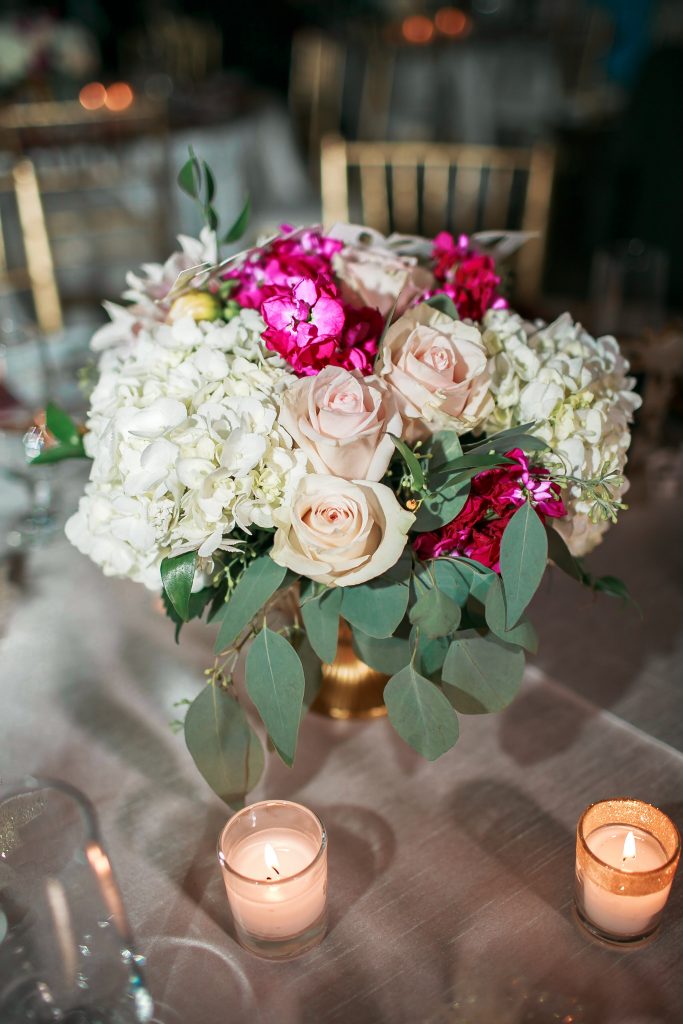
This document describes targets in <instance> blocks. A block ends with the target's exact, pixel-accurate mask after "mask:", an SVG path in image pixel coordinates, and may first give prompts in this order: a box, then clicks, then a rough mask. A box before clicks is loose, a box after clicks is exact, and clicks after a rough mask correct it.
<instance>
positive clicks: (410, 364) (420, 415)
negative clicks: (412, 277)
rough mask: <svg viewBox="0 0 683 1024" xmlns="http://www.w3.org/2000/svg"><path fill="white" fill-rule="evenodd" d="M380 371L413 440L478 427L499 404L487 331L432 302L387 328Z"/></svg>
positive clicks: (406, 433) (413, 310)
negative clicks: (489, 363) (492, 391)
mask: <svg viewBox="0 0 683 1024" xmlns="http://www.w3.org/2000/svg"><path fill="white" fill-rule="evenodd" d="M379 374H380V376H381V377H382V378H383V379H384V380H385V381H386V382H387V384H389V386H390V387H391V388H392V389H393V391H394V392H395V394H396V399H397V401H398V407H399V411H400V413H401V415H402V416H403V422H404V435H405V436H406V437H407V439H408V440H410V441H413V440H419V439H420V438H423V437H426V436H428V434H429V433H431V432H432V431H434V430H438V429H442V428H448V429H451V430H457V431H458V433H461V434H462V433H464V432H465V431H467V430H472V429H473V428H474V427H476V426H478V425H479V424H480V423H481V422H482V420H484V419H485V418H486V417H487V416H488V415H489V414H490V412H491V411H492V409H493V399H492V397H491V394H490V376H489V371H488V369H487V359H486V352H485V350H484V347H483V345H482V340H481V334H480V333H479V331H478V330H477V328H476V327H474V326H472V325H471V324H465V323H463V322H462V321H461V320H453V319H451V317H450V316H448V315H447V314H446V313H441V312H439V311H438V310H436V309H433V308H432V307H431V306H428V305H427V304H426V303H422V304H421V305H419V306H416V307H415V308H414V309H410V310H409V311H408V312H407V313H405V314H404V315H403V316H402V317H401V318H400V319H399V320H397V321H396V323H394V324H393V325H392V326H391V327H390V328H389V330H388V331H387V333H386V335H385V337H384V341H383V343H382V348H381V351H380V367H379Z"/></svg>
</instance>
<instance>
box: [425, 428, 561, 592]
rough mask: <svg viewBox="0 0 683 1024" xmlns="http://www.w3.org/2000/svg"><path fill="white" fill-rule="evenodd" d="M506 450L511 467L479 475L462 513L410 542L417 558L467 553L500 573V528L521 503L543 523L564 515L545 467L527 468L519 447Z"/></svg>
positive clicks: (556, 488)
mask: <svg viewBox="0 0 683 1024" xmlns="http://www.w3.org/2000/svg"><path fill="white" fill-rule="evenodd" d="M505 454H506V457H507V458H508V459H512V460H513V461H514V463H515V465H505V466H496V467H494V468H493V469H486V470H483V472H481V473H478V474H477V475H476V476H475V477H474V478H473V479H472V484H471V487H470V494H469V497H468V499H467V502H466V503H465V506H464V508H463V510H462V512H460V513H459V514H458V515H457V516H456V517H455V519H454V520H453V521H452V522H450V523H448V524H447V525H446V526H443V527H441V529H440V530H437V531H435V532H434V533H422V534H420V536H419V537H418V538H417V540H416V541H415V543H414V545H413V546H414V549H415V552H416V554H417V555H418V556H419V557H420V558H423V559H427V558H440V557H441V556H443V555H466V556H467V557H468V558H473V559H474V560H475V561H477V562H480V563H481V564H482V565H487V566H488V567H489V568H490V569H493V570H495V572H498V571H499V569H500V542H501V540H502V539H503V532H504V530H505V527H506V526H507V524H508V522H509V521H510V519H511V518H512V516H513V515H514V513H515V512H516V510H517V509H518V508H519V507H520V505H522V504H523V503H524V502H525V501H527V500H528V501H530V502H531V504H532V505H533V507H534V509H535V510H536V512H537V513H538V515H539V517H540V518H541V520H542V521H543V522H545V520H546V518H548V519H559V518H561V517H562V516H564V515H565V514H566V512H565V507H564V504H563V502H562V499H561V497H560V488H559V486H558V485H557V484H556V483H554V482H553V481H552V480H551V479H550V473H549V471H548V470H547V469H544V468H543V467H538V466H534V467H533V468H532V467H530V466H529V460H528V458H527V456H526V455H525V454H524V452H523V451H521V449H519V448H513V449H512V450H511V451H509V452H506V453H505Z"/></svg>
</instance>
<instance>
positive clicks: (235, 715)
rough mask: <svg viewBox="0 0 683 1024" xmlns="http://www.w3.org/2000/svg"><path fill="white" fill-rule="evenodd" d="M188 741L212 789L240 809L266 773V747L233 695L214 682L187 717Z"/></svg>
mask: <svg viewBox="0 0 683 1024" xmlns="http://www.w3.org/2000/svg"><path fill="white" fill-rule="evenodd" d="M185 742H186V744H187V749H188V750H189V751H190V754H191V755H192V758H193V760H194V762H195V764H196V765H197V768H198V769H199V771H200V772H201V774H202V775H203V776H204V778H205V779H206V781H207V782H208V784H209V786H211V789H212V790H213V791H214V793H216V794H217V795H218V796H219V797H220V798H221V800H224V801H225V802H226V804H229V806H230V807H232V808H234V809H235V810H238V809H239V808H240V807H241V806H242V805H243V802H244V796H245V794H246V793H248V792H249V791H250V790H251V789H253V788H254V786H255V785H256V783H257V782H258V781H259V779H260V778H261V775H262V774H263V767H264V763H265V759H264V755H263V747H262V746H261V744H260V742H259V739H258V737H257V736H256V733H255V732H254V731H253V729H252V728H251V726H250V725H249V722H248V721H247V717H246V715H245V714H244V711H243V710H242V708H241V707H240V705H239V704H238V703H237V701H236V700H235V698H234V697H233V696H232V694H230V693H228V692H227V691H226V690H223V689H220V688H219V687H217V686H214V685H212V684H210V685H209V686H206V687H204V689H203V690H202V691H201V693H200V694H199V696H198V697H196V698H195V699H194V701H193V702H192V704H191V705H190V707H189V708H188V711H187V715H186V716H185Z"/></svg>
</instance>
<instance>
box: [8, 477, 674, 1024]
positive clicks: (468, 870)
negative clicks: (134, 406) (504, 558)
mask: <svg viewBox="0 0 683 1024" xmlns="http://www.w3.org/2000/svg"><path fill="white" fill-rule="evenodd" d="M77 483H78V481H76V480H73V481H72V483H71V484H70V485H69V488H68V491H69V493H65V494H64V495H63V496H62V500H63V502H64V503H68V502H69V501H72V500H73V498H74V497H75V494H76V492H77V486H76V485H77ZM633 503H634V507H633V508H632V510H631V512H630V513H629V515H628V516H625V517H624V521H623V523H622V524H621V525H620V529H619V530H617V531H614V533H611V534H608V537H607V540H606V542H605V544H604V545H603V548H602V549H601V550H600V551H599V552H597V553H596V556H595V560H594V561H595V568H596V571H600V570H601V569H604V570H606V569H607V567H609V571H613V572H617V573H619V574H621V575H623V577H624V578H625V579H626V580H627V582H628V584H629V586H630V588H631V589H632V591H633V593H634V594H635V596H636V599H637V600H638V601H639V603H640V605H641V608H642V618H640V617H639V616H638V614H637V613H636V612H634V611H633V610H629V609H624V608H622V607H621V606H620V605H619V604H617V603H611V602H610V601H609V600H608V599H606V598H604V599H601V600H600V607H599V610H598V607H597V604H596V603H595V601H594V600H593V598H591V597H590V596H588V595H587V596H585V597H583V598H582V599H581V598H580V599H579V602H578V604H577V601H576V597H577V595H576V592H575V591H574V589H573V588H574V586H575V585H574V584H573V583H572V581H570V580H567V579H565V578H560V577H559V575H557V574H550V578H549V579H548V581H547V583H546V584H545V585H544V588H543V589H542V591H541V593H540V594H539V595H538V596H537V598H536V600H535V608H533V609H532V617H533V618H534V621H535V622H536V624H537V626H538V628H539V634H540V636H541V651H540V653H539V655H538V657H537V658H536V659H534V660H533V662H532V665H531V667H530V668H529V670H528V672H527V677H526V681H525V685H524V688H523V691H522V693H521V695H520V696H519V697H518V699H517V700H516V701H515V702H514V703H513V704H512V705H511V706H510V708H508V710H507V711H505V712H504V713H503V714H501V715H492V716H484V717H482V718H469V719H465V718H463V719H462V736H461V738H460V740H459V742H458V743H457V745H456V747H455V748H454V749H453V750H452V751H451V752H449V753H448V754H447V755H445V756H444V757H443V758H441V759H440V760H439V761H438V762H437V763H435V764H428V763H427V762H425V761H423V760H421V759H420V758H418V757H417V756H416V755H414V754H413V753H412V752H411V751H410V750H409V748H408V747H406V746H405V745H403V744H402V743H401V741H400V740H399V739H398V738H397V737H396V735H395V734H394V733H393V732H392V730H391V729H390V728H389V726H388V724H387V723H386V722H383V721H375V722H371V723H365V724H364V723H343V722H332V721H330V720H326V719H324V718H320V717H317V716H308V717H307V719H306V720H305V721H304V724H303V727H302V732H301V738H300V746H299V753H298V756H297V761H296V765H295V767H294V769H292V770H287V769H286V768H284V767H283V766H282V765H281V764H280V763H279V762H278V761H277V759H276V758H275V757H272V758H271V759H270V763H269V767H268V770H267V773H266V776H265V778H264V780H263V781H262V783H261V784H260V785H259V787H258V790H257V791H256V792H254V793H253V794H251V796H252V797H253V798H259V797H285V798H291V799H294V800H300V801H302V802H303V803H305V804H307V805H309V806H311V807H312V808H314V809H315V810H316V811H317V812H318V813H319V814H320V815H321V816H322V817H323V819H324V821H325V822H326V824H327V826H328V829H329V834H330V909H331V920H330V931H329V934H328V935H327V937H326V939H325V941H324V942H323V944H322V946H320V947H319V948H318V949H317V950H315V951H314V952H312V953H311V954H309V955H308V956H306V957H305V958H303V959H301V960H298V961H294V962H291V963H289V964H279V965H277V964H270V963H267V962H264V961H259V960H257V959H255V958H253V957H252V956H250V955H249V954H247V953H245V952H244V951H243V950H241V949H240V948H239V947H238V946H237V944H236V942H235V941H234V938H233V937H232V931H231V929H232V926H231V923H230V918H229V913H228V909H227V903H226V899H225V894H224V890H223V883H222V880H221V877H220V872H219V869H218V864H217V861H216V856H215V843H216V838H217V836H218V832H219V829H220V827H221V826H222V824H223V823H224V821H225V820H226V818H227V816H228V811H227V808H226V807H225V806H224V805H223V804H221V802H220V801H219V800H218V799H217V798H215V797H214V796H213V795H212V794H211V792H210V791H209V789H208V787H207V786H206V785H205V784H204V783H203V781H202V780H201V778H200V777H199V775H198V773H197V771H196V769H195V767H194V765H193V763H192V762H191V759H190V756H189V754H188V753H187V751H186V749H185V746H184V743H183V740H182V736H180V735H174V734H173V732H172V731H171V729H170V728H169V723H170V722H171V721H172V720H173V719H175V718H177V717H178V715H179V711H178V708H176V706H175V705H176V702H177V701H180V700H182V699H184V698H192V697H193V696H194V695H195V694H196V693H197V692H198V690H199V687H200V686H201V685H202V671H203V669H204V668H205V667H206V666H207V664H208V663H209V660H210V651H211V635H212V631H211V630H207V629H205V628H202V627H201V626H197V625H196V624H195V625H193V626H191V627H190V628H186V630H184V631H183V636H182V640H181V644H180V646H179V647H175V646H174V644H173V639H172V630H171V628H170V626H169V624H168V622H167V621H166V620H165V619H164V618H163V617H162V616H161V615H160V614H158V612H157V611H156V610H155V608H154V603H155V602H154V597H153V595H151V594H149V593H148V592H146V591H144V590H143V589H142V588H141V587H138V586H136V585H134V584H131V583H128V582H122V581H115V580H108V579H105V578H104V577H103V576H102V575H101V574H100V572H99V570H98V569H97V568H96V567H95V566H94V565H93V564H91V563H90V562H89V561H88V560H87V559H85V558H83V557H82V556H81V555H79V554H78V553H77V552H76V551H75V550H73V549H72V548H71V547H70V546H69V545H68V544H67V543H66V541H65V540H64V539H63V538H62V537H61V536H58V537H56V538H55V539H54V540H53V541H52V542H51V543H50V544H49V545H47V546H45V547H42V548H35V549H33V550H32V551H31V553H30V557H29V560H28V564H27V567H26V574H25V577H24V581H23V585H21V586H19V584H7V583H5V591H4V592H5V598H7V594H8V587H9V588H11V596H12V600H11V602H8V601H7V600H5V623H6V625H5V636H4V637H3V639H2V641H1V643H2V655H1V656H2V666H3V684H2V692H1V694H0V704H1V708H2V724H3V742H2V746H1V748H0V777H2V778H3V779H5V778H8V777H9V776H10V775H11V776H13V777H15V776H16V775H18V774H20V773H22V772H41V773H45V774H49V775H55V776H58V777H60V778H63V779H66V780H68V781H69V782H72V783H74V784H75V785H77V786H79V787H80V788H82V789H83V790H84V791H85V792H86V793H87V794H88V795H89V796H90V797H91V799H92V800H93V801H94V802H95V804H96V806H97V808H98V811H99V813H100V816H101V819H102V825H103V829H104V833H105V837H106V840H107V843H108V845H109V848H110V852H111V854H112V858H113V861H114V865H115V869H116V871H117V874H118V877H119V881H120V884H121V887H122V890H123V893H124V898H125V901H126V904H127V907H128V909H129V912H130V916H131V918H132V923H133V926H134V929H135V932H136V934H137V936H138V940H139V945H140V946H141V947H142V949H143V951H144V952H145V953H146V954H147V956H148V960H149V975H150V980H151V985H152V988H153V990H154V994H155V996H156V998H157V1000H158V1003H159V1004H160V1009H159V1011H158V1019H159V1020H161V1021H164V1022H165V1024H171V1022H173V1024H180V1022H185V1024H186V1022H188V1021H190V1020H191V1021H192V1022H193V1024H215V1022H216V1021H219V1020H230V1021H231V1022H235V1024H239V1022H247V1021H253V1020H258V1021H259V1022H263V1024H271V1022H272V1024H275V1022H277V1024H290V1022H291V1024H300V1022H306V1024H309V1022H310V1024H321V1022H334V1021H339V1022H345V1021H348V1020H354V1021H357V1022H358V1024H378V1022H383V1021H388V1020H392V1021H398V1022H406V1024H416V1022H425V1024H427V1022H428V1024H442V1022H454V1024H455V1022H458V1024H464V1022H474V1024H490V1022H491V1021H493V1020H495V1021H497V1022H499V1024H508V1022H509V1024H513V1022H514V1024H522V1022H536V1021H538V1022H548V1021H564V1022H565V1024H569V1022H572V1024H573V1022H576V1024H578V1022H584V1024H589V1022H591V1024H636V1022H638V1024H645V1022H648V1024H654V1022H658V1024H659V1022H662V1024H663V1022H667V1024H674V1022H677V1021H679V1020H680V1018H681V1010H682V1008H683V971H682V970H681V968H682V967H683V885H682V884H681V880H680V879H679V880H678V881H677V882H676V883H675V884H674V890H673V893H672V897H671V901H670V905H669V907H668V910H667V914H666V917H665V920H664V923H663V925H662V929H661V932H660V933H659V934H658V935H657V937H656V939H655V940H654V941H653V942H651V943H650V944H649V945H647V946H646V947H644V948H641V949H627V950H619V949H611V948H606V947H603V946H600V945H598V944H597V943H596V942H595V941H594V940H592V939H591V938H589V936H588V935H587V933H585V932H584V931H583V930H582V929H581V928H580V927H579V926H578V924H577V923H576V922H575V920H574V918H573V911H572V887H573V870H574V829H575V826H576V822H577V819H578V817H579V814H580V812H581V811H582V809H583V808H584V806H585V805H586V804H588V803H589V802H592V801H594V800H598V799H601V798H603V797H608V796H614V795H624V794H628V795H635V796H638V797H641V798H643V799H645V800H649V801H651V802H654V803H656V804H658V805H660V806H662V807H663V808H664V809H665V810H666V811H667V812H668V813H669V814H670V815H672V816H673V818H674V820H675V821H677V823H678V825H679V827H680V826H681V824H683V802H682V801H681V792H682V787H683V717H682V716H681V713H680V709H681V702H680V680H681V675H682V673H681V669H682V668H683V664H682V661H683V647H682V642H683V635H682V634H681V631H680V627H681V621H682V619H683V617H682V616H681V611H682V610H683V609H682V605H683V594H682V589H681V565H680V559H681V550H680V544H679V543H678V535H679V524H680V517H681V511H682V506H683V499H682V496H681V482H680V466H678V467H676V466H675V465H674V466H672V465H669V466H667V467H662V466H660V467H659V468H657V467H654V466H653V467H651V474H650V475H649V476H647V477H642V478H640V479H639V480H636V481H635V483H634V488H633ZM10 604H11V607H10ZM180 714H182V709H181V712H180Z"/></svg>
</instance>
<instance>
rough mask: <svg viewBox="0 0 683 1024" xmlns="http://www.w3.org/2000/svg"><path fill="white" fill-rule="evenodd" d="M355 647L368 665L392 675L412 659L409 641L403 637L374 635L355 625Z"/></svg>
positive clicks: (377, 670)
mask: <svg viewBox="0 0 683 1024" xmlns="http://www.w3.org/2000/svg"><path fill="white" fill-rule="evenodd" d="M353 649H354V651H355V652H356V654H357V655H358V657H359V658H360V660H361V661H364V662H365V664H366V665H369V666H370V668H374V669H375V671H376V672H384V673H385V675H388V676H391V675H393V674H394V672H399V671H400V670H401V669H402V668H403V667H404V665H407V664H408V662H409V661H410V648H409V646H408V641H407V640H406V639H404V638H403V637H398V636H387V637H382V638H378V637H374V636H368V635H367V634H366V633H363V632H362V631H361V630H360V629H358V627H357V626H354V627H353Z"/></svg>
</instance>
